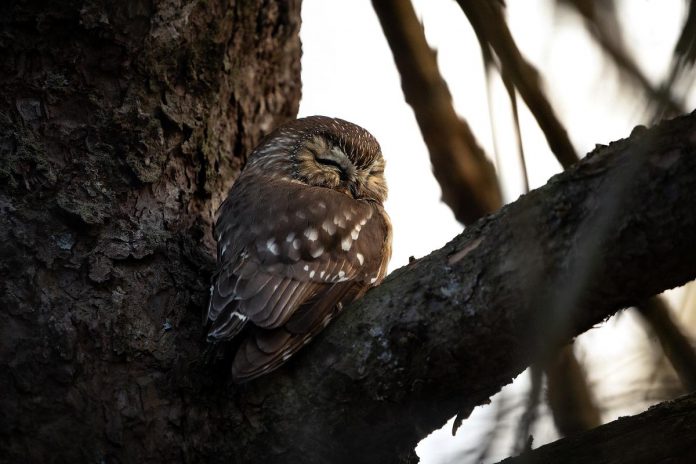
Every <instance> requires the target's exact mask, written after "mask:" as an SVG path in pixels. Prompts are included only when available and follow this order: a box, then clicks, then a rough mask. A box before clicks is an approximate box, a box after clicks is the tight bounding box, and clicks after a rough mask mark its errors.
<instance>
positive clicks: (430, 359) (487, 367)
mask: <svg viewBox="0 0 696 464" xmlns="http://www.w3.org/2000/svg"><path fill="white" fill-rule="evenodd" d="M695 128H696V115H694V114H692V115H689V116H685V117H682V118H680V119H677V120H674V121H670V122H667V123H664V124H662V125H661V126H659V127H658V128H655V129H652V130H650V131H635V133H634V134H633V135H632V137H631V138H630V139H628V140H624V141H620V142H615V143H613V144H611V145H610V146H609V147H600V148H598V149H596V150H595V151H594V152H593V153H592V154H590V156H588V157H587V158H586V159H585V160H583V161H582V162H581V163H579V164H578V165H577V166H575V167H573V168H571V169H570V170H569V171H567V172H565V173H563V174H560V175H558V176H556V177H554V178H553V179H552V180H551V181H550V182H549V183H548V184H547V185H546V186H544V187H543V188H541V189H538V190H535V191H533V192H531V193H530V194H528V195H525V196H524V197H522V198H520V199H519V200H518V201H517V202H515V203H514V204H511V205H509V206H507V207H505V208H504V209H503V210H501V211H500V212H499V213H497V214H495V215H493V216H489V217H488V218H484V219H483V220H481V221H479V222H478V223H476V224H475V225H473V226H471V227H469V228H468V229H467V230H466V231H465V232H464V233H463V234H462V235H460V236H459V237H457V238H456V239H455V240H453V241H452V242H451V243H449V244H448V245H447V246H445V247H444V248H442V249H441V250H438V251H436V252H434V253H432V254H431V255H430V256H428V257H426V258H424V259H422V260H420V261H417V262H415V263H413V264H411V265H409V266H408V267H406V268H403V269H401V270H399V271H397V272H395V273H394V274H393V275H392V276H390V278H388V279H387V280H386V281H385V283H384V284H383V285H382V286H380V287H379V288H378V289H376V290H374V291H372V292H369V293H368V295H366V297H365V298H363V299H362V300H360V301H359V302H357V303H356V304H354V305H352V306H351V307H350V308H349V309H348V310H347V311H346V314H345V315H344V317H342V318H340V319H339V320H338V321H337V322H336V323H335V324H333V325H332V326H331V327H329V329H328V330H327V331H326V332H325V333H324V335H323V336H322V337H320V339H318V340H316V341H315V342H314V343H313V344H312V346H311V347H309V349H307V350H306V352H305V353H302V354H301V355H300V356H298V357H297V359H295V360H294V361H291V363H290V365H289V366H288V367H287V368H286V369H284V370H281V372H280V373H279V374H278V375H275V376H273V377H271V378H267V379H261V380H259V381H258V382H256V383H254V384H251V385H248V386H246V387H244V388H243V390H242V391H241V392H240V393H241V394H242V396H241V397H242V398H246V401H249V398H251V397H254V398H257V400H256V401H257V402H258V404H262V405H263V407H262V408H259V409H258V410H257V411H255V413H254V414H253V415H252V416H251V417H253V418H250V422H251V423H252V424H258V425H257V426H254V427H251V428H250V429H249V432H250V435H249V442H248V443H247V444H246V445H245V448H244V449H250V447H255V448H257V449H259V448H261V447H263V446H267V444H268V443H269V442H270V441H272V442H273V443H274V447H273V449H268V455H269V456H268V457H269V458H273V457H275V458H277V460H278V461H284V462H349V461H352V462H355V461H360V462H393V461H395V460H397V456H402V457H404V456H407V455H408V453H409V451H410V449H412V447H413V446H415V444H416V443H417V441H418V440H419V439H421V438H423V437H424V436H425V435H426V434H428V433H429V432H430V431H431V430H433V429H435V428H437V427H439V426H441V425H442V424H443V423H444V422H445V421H446V420H447V419H448V418H449V417H451V416H453V415H454V414H456V413H457V412H459V411H469V410H471V409H472V408H474V407H475V406H476V405H479V404H483V403H485V402H486V401H487V400H488V398H489V397H490V396H491V395H492V394H494V393H495V392H497V391H498V390H499V389H500V388H501V387H502V386H503V385H505V384H507V383H508V382H510V381H511V379H512V378H513V377H515V376H516V375H517V374H519V373H520V372H521V371H522V370H523V369H524V368H525V367H526V366H527V365H528V364H529V363H530V362H531V361H532V360H534V359H538V358H541V357H543V355H545V353H546V351H547V350H546V349H547V348H551V347H553V346H555V344H556V343H560V342H562V341H564V340H567V339H568V338H569V337H572V336H574V335H577V334H579V333H582V332H583V331H585V330H587V329H588V328H590V327H592V326H593V325H594V324H596V323H598V322H600V321H602V320H603V319H605V318H606V317H608V316H610V315H611V314H613V313H614V312H616V311H617V310H619V309H621V308H623V307H626V306H630V305H632V304H635V303H637V302H638V301H641V300H642V299H644V298H646V297H648V296H650V295H653V294H655V293H659V292H661V291H662V290H665V289H667V288H671V287H674V286H677V285H681V284H684V283H685V282H687V281H689V280H691V279H693V278H694V277H696V268H694V266H693V262H694V259H696V247H694V246H693V243H694V237H696V214H695V213H694V212H695V211H696V150H695V147H694V145H695V144H696V139H695V138H694V136H693V133H694V129H695ZM571 309H572V311H570V310H571Z"/></svg>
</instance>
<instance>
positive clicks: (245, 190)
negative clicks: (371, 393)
mask: <svg viewBox="0 0 696 464" xmlns="http://www.w3.org/2000/svg"><path fill="white" fill-rule="evenodd" d="M240 181H242V182H244V180H243V179H240ZM269 188H270V189H272V192H271V194H269V192H268V191H264V189H269ZM263 198H273V200H274V201H273V202H269V203H264V202H262V201H261V200H260V199H263ZM216 234H217V235H218V273H217V275H216V277H215V278H214V281H213V285H212V287H211V298H210V304H209V307H208V313H207V320H208V322H209V324H210V326H209V331H208V338H209V340H211V341H217V340H228V339H231V338H232V337H234V336H235V335H236V334H237V333H239V331H240V330H241V329H242V328H243V327H244V326H245V325H246V324H248V323H251V325H252V326H254V327H253V329H254V330H252V331H251V333H250V335H249V336H248V337H247V339H245V340H244V341H243V342H242V345H241V346H240V349H239V350H238V354H237V356H236V358H235V361H234V363H233V375H235V373H236V375H235V377H237V378H238V379H249V378H253V377H254V376H256V375H259V374H261V373H263V372H267V371H268V370H271V369H273V368H274V367H277V365H280V364H282V362H284V360H286V359H287V358H289V356H290V355H291V354H293V353H294V352H295V351H297V350H298V349H299V348H300V347H301V346H302V345H303V344H304V343H306V341H308V340H309V339H310V338H311V337H312V336H313V335H314V334H316V333H317V332H318V331H319V330H321V328H323V327H324V325H325V323H328V321H329V320H330V319H331V317H333V315H334V314H335V313H336V312H337V311H338V310H340V308H341V307H342V305H343V304H347V302H349V301H351V300H353V299H354V298H356V297H357V296H359V295H360V294H362V293H364V291H366V290H367V288H369V287H370V286H372V285H375V284H376V283H378V282H379V281H380V280H381V279H382V278H383V276H384V274H385V271H386V263H387V261H388V258H389V255H388V253H386V252H385V243H388V242H389V234H390V226H389V224H388V219H386V216H385V215H384V213H383V210H382V209H381V207H379V206H377V205H374V204H371V203H367V202H363V201H357V200H354V199H352V198H350V197H348V196H347V195H344V194H342V193H339V192H336V191H333V190H330V189H323V188H318V187H309V186H305V185H303V184H297V183H292V182H288V181H285V182H268V181H267V180H266V181H265V182H264V181H259V180H258V179H257V180H255V182H248V183H246V185H238V186H237V188H236V189H233V191H232V192H231V194H230V196H229V197H228V200H227V201H226V202H225V204H223V206H222V208H221V212H220V215H219V218H218V221H217V224H216ZM386 251H388V250H386Z"/></svg>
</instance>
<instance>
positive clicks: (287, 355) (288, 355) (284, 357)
mask: <svg viewBox="0 0 696 464" xmlns="http://www.w3.org/2000/svg"><path fill="white" fill-rule="evenodd" d="M290 356H292V354H291V353H289V352H287V351H286V352H285V353H283V361H287V360H288V359H290Z"/></svg>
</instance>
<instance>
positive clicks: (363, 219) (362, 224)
mask: <svg viewBox="0 0 696 464" xmlns="http://www.w3.org/2000/svg"><path fill="white" fill-rule="evenodd" d="M365 224H367V218H362V219H361V220H360V227H362V226H364V225H365Z"/></svg>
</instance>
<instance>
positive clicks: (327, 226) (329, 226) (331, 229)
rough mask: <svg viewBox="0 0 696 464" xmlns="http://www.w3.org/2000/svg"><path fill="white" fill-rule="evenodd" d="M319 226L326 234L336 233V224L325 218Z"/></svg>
mask: <svg viewBox="0 0 696 464" xmlns="http://www.w3.org/2000/svg"><path fill="white" fill-rule="evenodd" d="M321 228H322V229H324V230H325V231H326V233H327V234H329V235H333V234H335V233H336V224H334V223H333V222H331V221H329V220H328V219H326V220H325V221H324V222H323V223H322V224H321Z"/></svg>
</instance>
